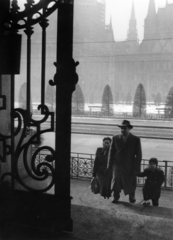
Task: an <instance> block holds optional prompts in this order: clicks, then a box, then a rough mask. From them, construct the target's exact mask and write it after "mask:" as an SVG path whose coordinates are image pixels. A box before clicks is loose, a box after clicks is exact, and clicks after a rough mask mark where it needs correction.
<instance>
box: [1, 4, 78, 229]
mask: <svg viewBox="0 0 173 240" xmlns="http://www.w3.org/2000/svg"><path fill="white" fill-rule="evenodd" d="M0 3H1V9H3V10H2V13H3V14H2V15H1V16H2V17H1V19H0V27H1V33H0V34H1V39H2V41H1V46H3V47H4V49H2V47H1V56H3V58H4V59H7V61H6V63H7V64H3V63H2V62H4V61H1V66H0V74H1V75H0V76H1V79H0V81H1V83H0V84H1V86H0V98H1V101H2V107H1V109H0V110H2V109H3V111H6V109H7V108H6V100H7V96H4V95H3V94H2V88H3V81H4V78H5V75H7V74H8V75H9V74H10V75H9V76H8V78H10V83H11V92H10V95H9V96H10V104H11V107H10V108H11V109H10V114H11V116H9V118H11V121H10V124H11V127H10V133H9V134H6V135H5V134H3V133H1V134H0V141H1V143H2V144H1V145H2V148H1V150H3V151H1V155H0V159H1V185H0V191H1V194H0V200H1V202H4V200H5V205H4V206H3V208H4V209H6V210H7V209H9V206H11V208H10V210H11V211H9V210H8V211H5V210H4V211H2V209H1V212H0V214H1V219H3V220H4V221H7V222H8V221H11V222H14V221H15V222H16V221H17V223H18V224H30V225H35V226H36V227H41V228H48V229H50V228H51V229H54V230H55V231H56V230H58V229H65V230H72V220H71V214H70V206H71V197H70V145H71V142H70V141H71V96H72V92H73V91H74V89H75V84H76V83H77V81H78V76H77V74H76V66H77V65H78V63H75V61H74V60H73V58H72V43H73V34H72V33H73V31H72V30H73V0H39V1H38V2H37V3H36V4H34V1H33V0H26V4H25V9H24V10H22V11H21V10H20V8H19V6H18V3H17V0H12V4H11V7H10V2H9V1H7V0H0ZM50 4H51V5H50ZM54 11H57V12H58V17H57V19H58V20H57V23H56V24H57V26H56V27H57V44H56V49H55V51H56V56H57V59H55V62H54V66H55V72H56V73H55V75H54V78H53V80H50V81H49V83H50V85H51V86H52V87H56V113H54V112H50V111H49V109H48V107H47V106H46V104H45V81H46V79H45V71H46V29H47V27H48V25H49V22H48V16H49V15H50V14H52V13H53V12H54ZM4 13H5V14H4ZM35 14H37V17H36V18H35V17H34V16H35ZM35 24H39V25H40V27H41V29H42V43H41V44H42V50H41V77H40V79H41V89H40V92H41V100H40V104H39V105H38V110H39V111H40V114H41V116H42V118H41V120H34V118H33V116H32V112H31V109H30V102H31V71H32V69H31V49H32V35H33V34H34V29H33V25H35ZM21 29H22V30H23V31H24V32H25V34H26V36H27V53H26V62H27V68H26V69H27V70H26V84H27V90H26V99H27V100H26V109H21V108H15V107H14V86H15V74H18V73H19V72H20V71H19V66H20V46H21V36H20V34H19V33H18V31H19V30H21ZM5 49H6V50H7V49H10V50H9V51H8V52H7V51H6V50H5ZM8 54H9V55H10V58H7V56H8ZM1 60H2V57H1ZM7 65H8V66H7ZM51 77H52V76H50V78H51ZM8 101H9V100H8ZM48 118H49V119H50V127H49V128H48V129H45V130H42V127H41V126H42V124H43V123H44V122H46V120H47V119H48ZM54 118H56V132H55V136H56V137H55V149H53V148H51V147H49V146H41V147H38V148H37V150H36V151H35V152H34V153H33V154H30V153H31V151H30V150H31V148H32V145H33V144H35V145H39V144H40V141H41V136H42V134H44V133H45V132H49V131H54ZM15 124H16V125H15ZM33 128H34V129H35V131H34V132H33V131H32V129H33ZM43 149H44V150H47V151H48V152H49V154H48V156H47V158H46V162H44V163H40V164H38V165H36V164H35V161H36V155H37V154H38V153H39V152H40V151H41V150H43ZM9 156H10V162H9V160H8V159H7V158H8V157H9ZM53 161H55V167H53V166H52V164H51V163H52V162H53ZM21 162H22V164H21ZM4 165H6V169H5V171H3V168H4ZM23 172H25V176H24V175H23ZM49 172H51V175H50V174H49ZM52 187H54V194H53V195H51V194H46V193H47V192H48V191H49V190H50V189H51V188H52ZM9 196H11V197H9ZM19 205H20V206H19ZM14 206H15V207H14ZM2 213H3V214H2ZM27 214H28V215H29V216H30V217H29V220H28V219H26V215H27ZM16 215H17V217H16ZM38 219H39V220H38Z"/></svg>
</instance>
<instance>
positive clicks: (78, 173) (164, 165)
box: [35, 151, 173, 190]
mask: <svg viewBox="0 0 173 240" xmlns="http://www.w3.org/2000/svg"><path fill="white" fill-rule="evenodd" d="M47 154H48V153H46V152H44V151H43V152H39V153H38V154H37V157H36V162H35V163H36V165H37V164H40V163H42V162H44V161H45V158H46V156H47ZM94 159H95V155H94V154H87V153H76V152H71V160H70V164H71V165H70V176H71V178H76V179H84V180H89V179H91V178H92V170H93V166H94ZM52 164H53V167H54V162H53V163H52ZM148 164H149V160H148V159H142V163H141V171H143V170H144V169H145V168H146V167H147V166H148ZM158 166H159V168H160V169H162V170H163V172H164V174H165V179H166V180H165V182H164V183H163V185H162V188H165V189H172V190H173V161H167V160H164V161H158ZM43 168H44V167H43ZM144 182H145V178H140V177H137V185H138V186H143V185H144Z"/></svg>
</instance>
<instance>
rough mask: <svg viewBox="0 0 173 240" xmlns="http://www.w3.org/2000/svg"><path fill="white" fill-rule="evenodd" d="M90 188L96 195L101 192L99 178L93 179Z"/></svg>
mask: <svg viewBox="0 0 173 240" xmlns="http://www.w3.org/2000/svg"><path fill="white" fill-rule="evenodd" d="M90 188H91V192H93V193H94V194H97V193H99V191H100V189H99V181H98V179H97V178H93V179H92V180H91V184H90Z"/></svg>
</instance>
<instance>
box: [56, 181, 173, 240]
mask: <svg viewBox="0 0 173 240" xmlns="http://www.w3.org/2000/svg"><path fill="white" fill-rule="evenodd" d="M89 186H90V181H86V180H76V179H72V180H71V196H72V197H73V199H72V210H71V214H72V219H73V223H74V228H73V233H62V234H60V235H58V236H57V238H56V239H62V240H63V239H64V240H65V239H66V240H70V239H75V240H129V239H133V240H146V239H149V240H172V239H173V191H171V190H170V191H169V190H162V194H161V198H160V206H159V207H152V206H147V207H144V206H142V205H140V204H139V203H140V202H141V201H142V188H141V187H137V189H136V200H137V201H136V203H135V204H131V203H129V202H128V196H124V193H123V192H122V193H121V198H120V201H119V204H113V203H112V202H111V200H112V199H106V200H105V199H104V198H103V197H101V196H100V195H99V194H93V193H92V192H91V190H90V188H89Z"/></svg>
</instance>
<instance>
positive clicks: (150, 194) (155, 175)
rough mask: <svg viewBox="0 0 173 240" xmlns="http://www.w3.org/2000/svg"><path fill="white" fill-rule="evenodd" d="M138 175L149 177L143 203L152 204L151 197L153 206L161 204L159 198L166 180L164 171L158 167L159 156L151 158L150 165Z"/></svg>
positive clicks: (144, 190)
mask: <svg viewBox="0 0 173 240" xmlns="http://www.w3.org/2000/svg"><path fill="white" fill-rule="evenodd" d="M137 176H138V177H147V179H146V181H145V184H144V187H143V197H144V202H143V205H150V201H149V200H150V199H151V200H152V204H153V206H155V207H157V206H159V198H160V195H161V186H162V184H163V183H164V181H165V176H164V173H163V171H162V170H161V169H159V168H158V160H157V158H151V159H150V161H149V167H148V168H146V169H145V170H144V171H143V172H141V173H138V174H137Z"/></svg>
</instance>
